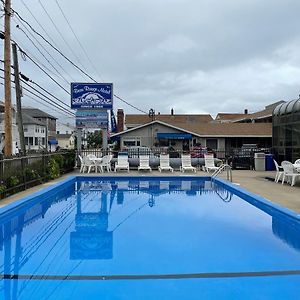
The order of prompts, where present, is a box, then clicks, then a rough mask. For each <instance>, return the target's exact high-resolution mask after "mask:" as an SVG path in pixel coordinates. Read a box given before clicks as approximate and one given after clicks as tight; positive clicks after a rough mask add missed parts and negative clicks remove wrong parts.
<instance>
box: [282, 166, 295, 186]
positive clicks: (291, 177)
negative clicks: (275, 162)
mask: <svg viewBox="0 0 300 300" xmlns="http://www.w3.org/2000/svg"><path fill="white" fill-rule="evenodd" d="M281 166H282V168H283V178H282V184H284V181H285V179H287V182H289V183H290V184H291V186H293V185H295V182H296V178H298V177H299V178H300V173H298V172H296V171H295V170H294V166H293V164H292V163H291V162H289V161H283V162H282V163H281Z"/></svg>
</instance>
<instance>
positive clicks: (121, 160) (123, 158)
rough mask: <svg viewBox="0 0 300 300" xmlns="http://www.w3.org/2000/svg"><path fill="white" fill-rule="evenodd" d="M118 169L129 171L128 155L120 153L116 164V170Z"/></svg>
mask: <svg viewBox="0 0 300 300" xmlns="http://www.w3.org/2000/svg"><path fill="white" fill-rule="evenodd" d="M118 170H126V171H127V172H129V162H128V155H124V154H122V155H118V158H117V163H116V165H115V172H117V171H118Z"/></svg>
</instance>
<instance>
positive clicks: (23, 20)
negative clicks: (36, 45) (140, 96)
mask: <svg viewBox="0 0 300 300" xmlns="http://www.w3.org/2000/svg"><path fill="white" fill-rule="evenodd" d="M13 12H14V13H15V15H16V16H17V17H18V18H19V20H20V21H22V22H24V23H25V24H27V25H28V26H29V28H30V29H31V30H32V31H33V32H34V33H35V34H37V35H38V36H39V37H40V38H42V39H43V40H44V42H46V43H47V44H48V45H49V46H50V47H52V48H53V49H54V50H55V51H56V52H58V53H59V54H60V55H61V56H62V57H63V58H64V59H66V60H67V61H68V62H69V63H70V64H72V65H73V67H75V68H76V69H77V70H78V71H80V72H81V73H82V74H84V75H85V76H86V77H88V78H89V79H90V80H92V81H93V82H95V83H97V81H96V80H95V79H94V78H93V77H91V76H90V75H89V74H88V73H86V72H85V71H84V70H82V68H80V67H79V66H78V65H76V64H75V63H74V62H73V61H72V60H71V59H69V58H68V57H67V56H66V55H65V54H64V53H63V52H62V51H61V50H59V49H58V48H57V47H56V46H54V45H53V44H52V43H51V42H49V41H48V40H47V39H46V38H45V37H44V36H43V35H42V34H40V33H39V32H38V31H36V30H35V29H34V28H33V26H32V25H31V24H30V23H29V22H28V21H26V20H25V19H24V18H23V17H21V15H20V14H19V13H18V12H17V11H15V10H13ZM114 97H116V98H117V99H119V100H120V101H122V102H123V103H125V104H127V105H128V106H130V107H132V108H134V109H135V110H138V111H140V112H142V113H144V114H148V112H146V111H144V110H142V109H140V108H138V107H137V106H135V105H133V104H131V103H129V102H128V101H126V100H125V99H123V98H122V97H120V96H118V95H116V94H114Z"/></svg>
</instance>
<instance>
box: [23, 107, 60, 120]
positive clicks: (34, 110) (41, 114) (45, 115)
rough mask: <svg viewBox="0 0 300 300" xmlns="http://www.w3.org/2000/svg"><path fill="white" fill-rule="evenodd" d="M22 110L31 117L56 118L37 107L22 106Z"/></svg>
mask: <svg viewBox="0 0 300 300" xmlns="http://www.w3.org/2000/svg"><path fill="white" fill-rule="evenodd" d="M22 111H23V112H24V113H26V115H28V116H30V117H32V118H49V119H57V118H55V117H53V116H51V115H49V114H48V113H46V112H44V111H42V110H40V109H38V108H22Z"/></svg>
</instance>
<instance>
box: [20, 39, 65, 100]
mask: <svg viewBox="0 0 300 300" xmlns="http://www.w3.org/2000/svg"><path fill="white" fill-rule="evenodd" d="M17 46H18V48H19V50H20V52H21V53H22V54H23V55H25V56H26V57H27V58H28V59H29V60H30V61H31V62H32V63H34V64H35V65H36V66H37V67H38V68H39V69H40V70H41V71H42V72H43V73H44V74H46V75H47V76H48V77H49V78H50V79H51V80H52V81H53V82H54V83H56V85H58V86H59V87H60V88H61V89H63V90H64V91H65V92H66V93H67V94H68V95H71V94H70V92H69V91H67V90H66V89H65V88H64V87H63V86H62V85H61V84H60V83H59V82H57V81H56V80H55V79H54V78H53V77H52V76H51V75H49V74H48V73H47V72H46V71H45V70H44V69H43V68H42V67H41V66H40V65H39V64H38V63H36V62H35V61H34V60H33V59H32V58H31V57H30V56H29V55H28V53H26V52H25V51H23V50H22V48H21V47H20V46H19V45H17Z"/></svg>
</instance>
